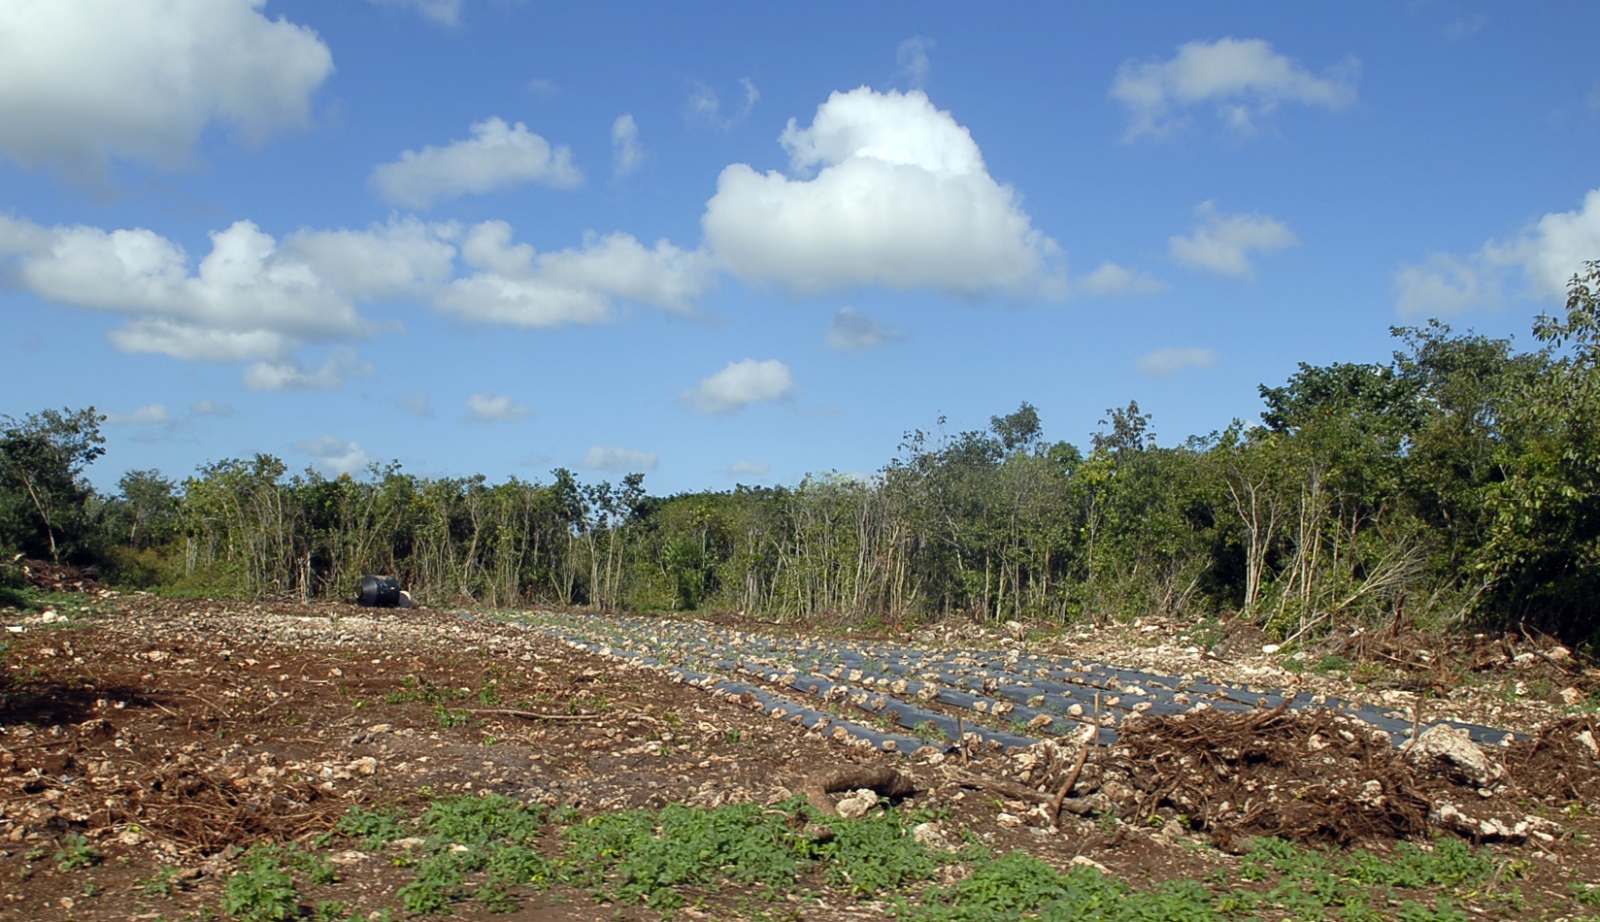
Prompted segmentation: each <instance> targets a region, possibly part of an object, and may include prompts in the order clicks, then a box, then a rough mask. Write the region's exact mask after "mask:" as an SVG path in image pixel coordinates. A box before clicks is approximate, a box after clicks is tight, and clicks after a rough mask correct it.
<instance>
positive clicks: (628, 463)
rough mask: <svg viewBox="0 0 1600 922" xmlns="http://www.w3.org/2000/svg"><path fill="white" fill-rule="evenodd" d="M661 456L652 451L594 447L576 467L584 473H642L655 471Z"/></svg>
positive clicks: (609, 446) (607, 446)
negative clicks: (584, 471)
mask: <svg viewBox="0 0 1600 922" xmlns="http://www.w3.org/2000/svg"><path fill="white" fill-rule="evenodd" d="M660 463H661V456H660V455H658V454H656V453H655V452H653V451H635V450H634V449H632V448H617V447H615V446H612V445H604V446H602V445H596V446H594V447H593V448H590V449H589V452H588V454H585V455H584V456H583V460H582V461H579V462H578V466H579V467H581V468H583V469H584V470H586V471H611V472H613V473H617V474H633V473H644V474H648V473H649V472H651V471H653V470H655V469H656V467H657V466H658V465H660Z"/></svg>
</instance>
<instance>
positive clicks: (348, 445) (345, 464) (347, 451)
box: [294, 435, 372, 474]
mask: <svg viewBox="0 0 1600 922" xmlns="http://www.w3.org/2000/svg"><path fill="white" fill-rule="evenodd" d="M294 450H295V451H298V452H300V453H301V454H303V455H310V456H311V457H313V458H315V459H316V462H317V466H318V467H321V468H322V469H323V470H324V471H326V472H328V473H331V474H352V473H354V472H356V471H359V470H361V469H363V468H365V467H366V466H367V465H368V464H370V463H371V462H372V459H371V458H370V457H368V456H367V453H366V451H364V450H363V449H362V448H361V444H360V443H359V442H346V441H345V440H343V439H338V438H334V437H333V436H331V435H323V436H318V437H317V438H314V439H306V440H305V441H302V442H296V443H294Z"/></svg>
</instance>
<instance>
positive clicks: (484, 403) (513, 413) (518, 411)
mask: <svg viewBox="0 0 1600 922" xmlns="http://www.w3.org/2000/svg"><path fill="white" fill-rule="evenodd" d="M531 415H533V411H532V410H530V409H528V408H527V407H525V406H523V405H522V404H520V403H517V402H516V401H515V400H513V399H512V398H511V397H509V396H505V397H496V396H494V395H493V393H492V392H490V391H484V392H483V393H481V394H473V395H472V396H471V397H468V398H467V405H466V417H465V418H466V420H467V421H468V422H473V423H493V422H501V423H512V422H516V421H517V420H519V419H525V418H526V417H528V416H531Z"/></svg>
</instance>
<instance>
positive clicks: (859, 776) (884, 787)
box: [801, 765, 917, 816]
mask: <svg viewBox="0 0 1600 922" xmlns="http://www.w3.org/2000/svg"><path fill="white" fill-rule="evenodd" d="M862 788H867V789H868V790H871V791H872V792H873V793H876V794H879V795H881V796H883V797H904V796H905V795H907V794H910V793H912V792H913V791H915V790H916V789H917V787H916V783H915V782H914V781H912V779H911V776H910V775H908V774H906V773H905V772H903V771H900V770H899V769H897V768H893V767H891V766H888V765H882V766H877V767H873V766H868V765H846V766H844V767H842V768H831V769H828V770H827V771H823V772H818V773H817V774H814V775H812V776H811V777H810V778H807V779H806V783H805V786H804V787H803V788H801V791H802V792H803V793H804V794H805V795H806V799H807V800H809V801H810V802H811V806H813V807H816V808H817V811H818V812H820V813H822V814H824V815H825V816H836V815H837V814H838V812H839V811H838V810H837V809H835V807H834V803H833V798H831V797H829V796H828V795H829V794H832V793H834V792H836V791H858V790H860V789H862Z"/></svg>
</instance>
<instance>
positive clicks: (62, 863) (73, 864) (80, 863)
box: [55, 836, 100, 871]
mask: <svg viewBox="0 0 1600 922" xmlns="http://www.w3.org/2000/svg"><path fill="white" fill-rule="evenodd" d="M55 861H56V867H58V868H60V869H61V870H63V871H76V870H78V869H79V868H92V867H94V866H95V865H97V864H99V863H100V850H99V849H97V848H95V847H94V846H92V845H90V844H89V840H88V839H85V838H84V837H83V836H67V837H66V838H65V839H63V840H61V849H60V851H57V852H56V854H55Z"/></svg>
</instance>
